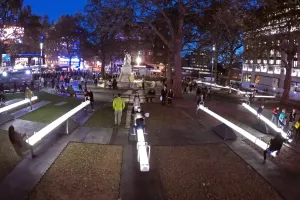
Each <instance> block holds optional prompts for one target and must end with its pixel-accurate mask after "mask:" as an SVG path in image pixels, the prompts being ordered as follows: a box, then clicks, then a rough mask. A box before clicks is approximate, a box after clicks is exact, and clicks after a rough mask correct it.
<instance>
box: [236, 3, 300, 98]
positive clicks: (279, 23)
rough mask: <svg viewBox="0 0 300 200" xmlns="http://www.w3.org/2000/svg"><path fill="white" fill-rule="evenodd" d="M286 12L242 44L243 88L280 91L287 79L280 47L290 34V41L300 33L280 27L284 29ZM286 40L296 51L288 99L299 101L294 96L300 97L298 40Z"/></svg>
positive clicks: (299, 47) (295, 29)
mask: <svg viewBox="0 0 300 200" xmlns="http://www.w3.org/2000/svg"><path fill="white" fill-rule="evenodd" d="M296 9H297V8H296ZM298 10H299V11H300V6H298ZM289 11H290V10H289V9H283V12H280V13H279V14H281V15H282V19H281V20H276V21H274V20H273V21H270V22H268V23H267V24H266V25H265V27H263V28H262V29H261V32H260V33H263V34H260V35H259V36H258V37H257V38H255V39H251V40H249V39H248V40H246V41H245V42H244V47H245V53H244V63H243V68H242V76H241V81H242V84H243V86H244V87H250V85H253V86H255V87H256V88H258V89H261V90H267V91H269V92H270V91H272V92H276V93H277V92H283V89H282V88H283V86H284V80H285V76H286V69H285V67H284V66H285V65H284V63H283V62H284V61H285V60H286V56H287V55H286V54H285V53H284V52H282V51H280V48H281V47H282V46H281V45H282V43H283V40H284V39H285V40H286V38H289V36H290V34H291V35H292V37H290V38H297V37H294V36H297V35H299V34H300V33H299V27H298V29H297V28H293V27H292V28H291V29H290V30H289V31H286V30H285V29H283V28H282V27H285V26H286V21H285V16H286V14H287V13H288V12H289ZM276 15H277V14H275V16H276ZM286 41H287V42H293V44H294V46H295V47H296V49H297V53H296V54H295V56H294V59H293V62H292V72H291V77H292V78H291V90H290V91H291V92H290V98H292V99H299V98H300V97H295V96H296V95H299V94H297V92H300V46H299V45H300V41H299V38H298V40H297V39H295V40H294V41H288V40H286Z"/></svg>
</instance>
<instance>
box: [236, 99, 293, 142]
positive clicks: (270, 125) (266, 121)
mask: <svg viewBox="0 0 300 200" xmlns="http://www.w3.org/2000/svg"><path fill="white" fill-rule="evenodd" d="M242 105H243V107H244V108H246V109H247V110H248V111H250V112H251V113H252V114H253V115H255V116H257V111H256V110H255V109H254V108H252V107H251V106H249V105H247V104H245V103H243V104H242ZM258 117H259V119H260V120H262V121H263V122H265V123H266V124H267V125H268V126H269V127H271V128H272V129H273V130H274V131H275V132H277V133H280V134H281V136H282V137H283V138H285V139H289V138H288V135H287V133H285V132H284V131H283V130H282V129H281V128H279V127H278V126H277V125H276V124H274V123H273V122H271V121H270V120H269V119H268V118H266V117H265V116H263V115H262V114H260V115H259V116H258ZM288 141H289V142H291V141H292V140H291V139H290V140H288Z"/></svg>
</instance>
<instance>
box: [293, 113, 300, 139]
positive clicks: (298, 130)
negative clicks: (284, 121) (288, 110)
mask: <svg viewBox="0 0 300 200" xmlns="http://www.w3.org/2000/svg"><path fill="white" fill-rule="evenodd" d="M294 127H295V137H294V140H295V142H296V143H298V141H299V139H300V117H299V118H298V121H297V122H296V123H295V125H294Z"/></svg>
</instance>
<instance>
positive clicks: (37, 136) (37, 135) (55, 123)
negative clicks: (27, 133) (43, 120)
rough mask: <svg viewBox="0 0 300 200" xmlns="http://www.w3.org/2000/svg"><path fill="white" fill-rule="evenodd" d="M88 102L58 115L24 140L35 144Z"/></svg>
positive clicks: (87, 102)
mask: <svg viewBox="0 0 300 200" xmlns="http://www.w3.org/2000/svg"><path fill="white" fill-rule="evenodd" d="M89 104H90V101H85V102H82V103H81V104H80V105H78V106H77V107H75V108H74V109H72V110H70V111H69V112H67V113H66V114H64V115H63V116H61V117H59V118H58V119H56V120H55V121H53V122H51V123H50V124H49V125H47V126H46V127H44V128H42V129H41V130H40V131H39V132H37V133H35V134H34V135H32V136H31V137H30V138H28V139H27V140H26V142H27V143H28V144H30V145H35V144H36V143H37V142H38V141H40V140H41V139H42V138H44V137H45V136H46V135H48V134H49V133H50V132H51V131H53V130H54V129H55V128H57V127H58V126H59V125H61V124H62V123H64V122H65V121H67V120H68V119H69V118H70V117H72V116H73V115H74V114H76V113H77V112H78V111H80V110H81V109H83V108H84V107H86V106H87V105H89Z"/></svg>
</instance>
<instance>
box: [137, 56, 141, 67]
mask: <svg viewBox="0 0 300 200" xmlns="http://www.w3.org/2000/svg"><path fill="white" fill-rule="evenodd" d="M141 62H142V59H141V57H140V56H139V55H138V57H137V58H136V63H137V64H138V66H140V63H141Z"/></svg>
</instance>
